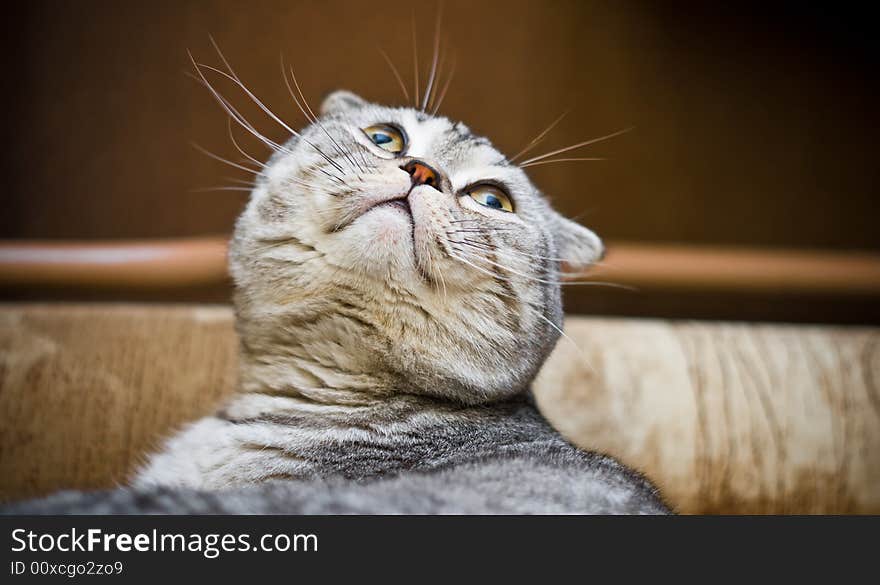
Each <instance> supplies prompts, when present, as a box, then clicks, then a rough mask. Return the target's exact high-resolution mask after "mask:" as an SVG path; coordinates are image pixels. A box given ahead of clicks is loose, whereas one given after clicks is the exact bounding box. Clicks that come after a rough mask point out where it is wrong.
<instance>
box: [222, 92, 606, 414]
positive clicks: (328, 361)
mask: <svg viewBox="0 0 880 585" xmlns="http://www.w3.org/2000/svg"><path fill="white" fill-rule="evenodd" d="M231 250H232V251H231V266H232V274H233V277H234V279H235V281H236V285H237V296H236V304H237V310H238V315H239V332H240V334H241V337H242V343H243V353H244V355H243V357H244V358H245V362H246V364H250V365H253V366H260V367H262V368H263V369H268V370H270V371H271V374H269V376H270V377H271V378H273V380H274V381H273V382H272V383H273V384H276V385H277V384H279V383H280V384H281V385H284V384H290V385H292V386H297V385H298V386H303V385H306V386H309V385H310V386H312V387H314V389H315V390H316V391H317V390H318V389H319V388H321V387H323V388H325V389H328V390H327V391H330V390H329V389H332V388H333V387H336V386H346V385H351V384H352V383H357V381H358V380H361V381H362V383H363V385H364V388H365V389H370V390H377V389H378V390H381V389H383V388H384V389H386V390H388V391H392V390H393V391H400V392H409V393H416V394H428V395H433V396H439V397H444V398H451V399H454V400H459V401H463V402H467V403H479V402H486V401H490V400H497V399H501V398H505V397H508V396H510V395H512V394H514V393H518V392H521V391H523V390H524V389H525V388H526V387H527V386H528V384H529V383H530V382H531V380H532V379H533V377H534V376H535V375H536V373H537V371H538V369H539V367H540V366H541V364H542V363H543V361H544V359H545V358H546V357H547V355H548V354H549V352H550V350H551V349H552V348H553V346H554V344H555V343H556V341H557V339H558V337H559V329H560V328H561V327H562V309H561V298H560V288H559V284H558V282H559V259H560V258H564V259H566V260H567V261H568V262H569V263H570V265H573V266H577V265H588V264H590V263H592V262H593V261H595V260H596V259H597V258H598V257H599V256H600V255H601V253H602V245H601V242H600V240H599V239H598V238H597V237H596V236H595V235H594V234H593V233H592V232H591V231H589V230H588V229H586V228H584V227H582V226H580V225H578V224H576V223H574V222H572V221H569V220H567V219H565V218H563V217H562V216H561V215H559V214H558V213H556V212H555V211H554V210H553V209H552V208H551V207H550V205H549V204H548V202H547V200H546V199H545V198H544V196H543V195H542V194H541V192H540V191H539V190H538V189H537V188H536V187H535V185H534V184H533V183H532V182H531V181H530V180H529V177H528V176H527V175H526V173H525V172H524V171H523V170H522V169H521V168H520V167H518V166H517V165H516V164H513V163H511V162H509V161H508V159H507V157H506V156H505V155H504V154H502V153H501V152H499V151H498V150H497V149H495V148H494V147H493V146H492V144H491V143H490V142H489V140H487V139H486V138H484V137H481V136H477V135H474V134H473V133H472V132H471V131H470V130H469V129H468V128H467V127H466V126H465V125H463V124H461V123H460V122H453V121H450V120H448V119H446V118H444V117H439V116H434V115H430V114H426V113H424V112H422V111H420V110H417V109H413V108H398V107H384V106H381V105H376V104H372V103H368V102H366V101H364V100H363V99H361V98H360V97H358V96H355V95H354V94H351V93H349V92H344V91H339V92H336V93H333V94H331V95H330V96H329V97H328V98H326V100H325V101H324V103H323V105H322V107H321V110H320V113H319V115H318V118H317V121H315V122H314V123H312V124H311V125H309V126H307V127H306V128H304V129H303V130H302V131H301V132H300V133H299V135H298V136H294V137H292V138H291V139H290V141H289V142H287V143H286V144H284V145H283V147H282V148H281V149H279V150H278V151H277V152H276V153H275V155H274V156H273V157H272V158H271V160H270V161H269V162H268V163H267V164H266V166H265V170H264V171H263V172H262V173H261V174H260V176H259V177H258V181H257V185H256V188H255V189H254V190H253V193H252V195H251V199H250V202H249V204H248V206H247V208H246V210H245V212H244V213H243V214H242V216H241V217H240V218H239V221H238V223H237V225H236V230H235V236H234V238H233V243H232V249H231ZM285 356H293V357H294V358H296V359H295V360H293V361H296V362H297V365H296V366H295V367H293V366H291V365H290V364H289V363H285V359H284V358H285ZM303 360H305V362H303ZM300 362H303V363H305V364H306V365H303V363H300ZM309 364H311V365H309ZM285 368H286V369H285ZM294 370H295V371H294ZM264 377H265V376H264ZM368 380H369V381H368ZM377 380H378V382H377ZM263 382H265V380H263Z"/></svg>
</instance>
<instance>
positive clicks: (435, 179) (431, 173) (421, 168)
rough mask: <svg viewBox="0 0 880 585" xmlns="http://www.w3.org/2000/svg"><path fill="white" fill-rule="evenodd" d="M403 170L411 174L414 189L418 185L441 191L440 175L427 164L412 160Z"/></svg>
mask: <svg viewBox="0 0 880 585" xmlns="http://www.w3.org/2000/svg"><path fill="white" fill-rule="evenodd" d="M401 168H402V169H403V170H405V171H406V172H407V173H409V176H410V178H411V179H412V184H413V187H415V186H416V185H430V186H431V187H434V188H435V189H438V190H439V189H440V186H439V184H438V183H439V177H440V175H439V174H438V173H437V171H435V170H434V169H433V168H431V166H430V165H428V164H427V163H425V162H422V161H420V160H411V161H409V162H408V163H406V164H405V165H403V166H402V167H401Z"/></svg>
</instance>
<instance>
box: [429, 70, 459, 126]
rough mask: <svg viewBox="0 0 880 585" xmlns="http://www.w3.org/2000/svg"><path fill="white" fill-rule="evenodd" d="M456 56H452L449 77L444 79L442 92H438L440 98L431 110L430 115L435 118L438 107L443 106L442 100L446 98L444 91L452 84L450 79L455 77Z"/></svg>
mask: <svg viewBox="0 0 880 585" xmlns="http://www.w3.org/2000/svg"><path fill="white" fill-rule="evenodd" d="M456 57H457V56H456V55H453V56H452V66H451V67H450V69H449V77H447V78H446V83H444V84H443V90H442V91H441V92H440V97H439V98H437V105H436V106H434V109H433V110H431V115H432V116H436V115H437V112H438V111H440V106H441V105H442V104H443V100H444V99H445V98H446V91H447V90H448V89H449V85H450V84H451V83H452V78H453V77H455V66H456V64H457V60H456Z"/></svg>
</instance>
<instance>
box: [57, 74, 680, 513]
mask: <svg viewBox="0 0 880 585" xmlns="http://www.w3.org/2000/svg"><path fill="white" fill-rule="evenodd" d="M197 71H198V72H199V74H200V75H202V74H203V73H204V69H203V68H202V67H200V66H197ZM230 74H231V75H232V76H233V77H234V73H232V71H231V70H230ZM202 79H203V80H204V81H205V84H206V85H208V86H209V87H210V84H209V83H208V82H207V80H206V79H205V78H204V77H203V78H202ZM219 99H221V103H224V107H225V106H226V105H228V104H227V103H226V102H223V101H222V98H219ZM321 114H322V116H321V118H320V119H313V120H312V123H311V124H310V125H309V126H307V127H306V128H305V129H304V130H302V131H301V132H298V133H294V134H295V135H294V137H293V138H291V140H290V141H289V142H288V143H286V144H284V145H283V146H282V145H278V144H275V143H272V142H271V141H267V140H266V139H265V137H262V136H261V135H259V134H258V133H255V132H254V131H253V127H248V125H246V124H242V125H243V126H245V128H246V129H248V130H249V131H251V132H252V133H255V134H256V135H257V136H258V137H259V138H261V139H263V140H264V141H266V142H267V144H269V145H270V146H271V147H272V148H273V149H274V150H275V151H276V152H275V154H274V156H273V157H272V159H271V160H270V161H269V163H268V164H266V165H263V166H264V169H263V170H262V171H260V172H259V174H258V178H257V183H256V186H255V188H254V190H253V192H252V194H251V199H250V201H249V204H248V206H247V208H246V210H245V211H244V213H243V214H242V216H241V217H240V218H239V220H238V222H237V224H236V231H235V235H234V237H233V240H232V245H231V252H230V264H231V272H232V275H233V277H234V279H235V282H236V298H235V301H236V315H237V321H236V323H237V330H238V333H239V337H240V340H241V360H240V381H239V386H240V392H239V394H238V396H237V397H236V398H234V399H233V400H232V401H231V402H230V403H229V404H227V405H226V406H225V408H224V409H223V410H222V411H221V412H220V413H219V414H218V415H217V416H214V417H208V418H206V419H203V420H201V421H198V422H196V423H194V424H192V425H191V426H189V427H188V428H187V429H185V430H184V431H183V432H181V433H180V434H178V435H177V436H175V437H173V438H172V439H171V440H169V441H168V443H167V445H166V446H165V448H164V449H163V450H162V451H161V452H159V453H157V454H156V455H154V456H153V457H152V458H151V459H150V460H149V462H148V463H147V464H146V465H145V466H144V467H143V468H142V469H140V470H139V471H138V472H137V474H136V475H135V477H134V482H133V484H134V491H131V490H126V491H123V492H120V493H118V494H117V495H116V496H113V497H112V498H110V499H107V498H106V497H105V498H104V499H103V500H102V499H100V498H99V499H97V500H96V499H94V497H89V496H82V497H80V498H79V499H77V497H73V499H72V500H71V499H64V498H62V499H61V500H56V503H55V504H54V505H55V506H56V508H55V509H56V510H57V509H58V508H57V507H58V506H61V507H62V508H64V506H65V505H67V506H68V507H67V509H68V510H70V509H82V508H83V506H85V507H88V506H100V505H102V504H101V502H102V501H103V502H111V501H112V502H117V504H118V505H115V507H113V511H116V512H120V511H138V510H140V509H142V508H138V506H139V505H140V504H138V505H136V504H135V503H136V502H140V503H141V504H143V505H144V506H145V507H146V508H147V509H149V510H152V511H178V512H182V511H194V510H197V509H201V508H200V506H208V507H209V508H210V509H211V510H212V511H222V512H230V511H239V512H250V511H273V512H298V511H309V510H311V511H325V512H326V511H333V510H336V511H346V510H348V511H358V512H383V513H389V512H403V511H406V512H413V513H415V512H424V513H429V512H439V511H443V512H490V511H503V512H510V513H516V512H557V513H588V512H601V513H662V512H664V511H665V510H666V509H665V507H664V506H663V505H662V503H661V502H660V500H659V498H658V496H657V494H656V490H654V489H653V488H652V487H651V486H650V484H649V483H648V482H647V481H646V480H644V479H643V478H641V477H640V476H638V475H637V474H635V473H633V472H632V471H630V470H628V469H626V468H625V467H623V466H621V465H620V464H618V463H616V462H615V461H613V460H611V459H610V458H607V457H604V456H601V455H597V454H591V453H585V452H582V451H579V450H577V449H576V448H574V447H572V446H571V445H570V444H568V443H567V442H566V441H565V440H563V439H562V438H561V437H560V436H559V435H558V434H557V433H556V432H555V431H554V430H553V429H552V428H551V427H550V426H549V425H548V424H547V422H546V421H545V420H544V419H543V417H542V416H541V415H540V414H539V413H538V411H537V410H536V409H535V407H534V405H533V404H532V403H531V401H530V400H529V399H528V398H527V397H528V388H529V386H530V384H531V381H532V380H533V379H534V377H535V375H536V373H537V371H538V369H539V368H540V367H541V365H542V363H543V362H544V360H545V359H546V357H547V356H548V355H549V353H550V351H551V350H552V349H553V346H554V345H555V343H556V341H557V339H558V337H559V334H560V333H561V325H562V305H561V296H560V282H559V280H560V268H559V267H560V259H565V260H566V261H567V262H569V264H570V265H572V266H578V265H581V266H584V265H588V264H589V263H591V262H593V261H594V260H595V259H596V258H597V257H599V256H600V255H601V250H602V246H601V242H600V241H599V239H598V238H597V237H596V236H595V235H594V234H593V233H592V232H590V231H589V230H587V229H586V228H583V227H581V226H579V225H577V224H575V223H573V222H571V221H569V220H566V219H564V218H562V217H561V216H559V215H558V214H556V212H554V211H553V210H552V209H551V208H550V206H549V204H548V203H547V201H546V200H545V199H544V197H543V196H542V194H541V193H540V192H539V191H538V190H537V188H536V187H535V186H534V185H533V184H532V183H531V181H530V180H529V179H528V177H527V176H526V174H525V172H524V171H523V169H522V168H520V167H519V166H517V165H516V164H514V163H512V162H511V161H510V160H508V158H507V157H506V156H504V155H503V154H501V153H500V152H499V151H498V150H496V149H495V148H494V147H493V146H492V145H491V143H490V142H489V141H488V140H486V139H485V138H482V137H479V136H475V135H474V134H472V133H471V131H470V130H469V129H468V128H467V127H465V126H463V125H462V124H461V123H456V122H451V121H449V120H447V119H446V118H443V117H438V116H434V115H429V114H427V113H425V111H424V106H423V107H422V109H421V110H419V109H415V108H388V107H383V106H379V105H375V104H369V103H367V102H364V101H363V100H362V99H360V98H358V97H357V96H354V95H353V94H350V93H347V92H337V93H335V94H332V95H331V96H330V97H329V98H328V99H327V100H326V101H325V102H324V105H323V107H322V110H321ZM233 116H234V113H233ZM267 482H268V483H267ZM346 482H347V483H346ZM263 484H265V485H266V486H267V487H254V486H260V485H263ZM162 486H164V487H162ZM169 486H170V487H172V488H180V489H184V490H188V491H182V492H169V491H168V490H167V488H168V487H169ZM157 490H158V491H157ZM216 490H227V491H226V492H224V493H226V494H227V495H228V498H226V499H223V498H218V496H216V494H215V495H212V494H210V493H206V491H208V492H211V491H216ZM228 490H233V491H232V492H229V491H228ZM170 493H177V494H179V495H181V497H182V498H183V499H182V500H181V502H183V503H181V504H179V505H176V506H169V507H167V509H165V508H163V507H162V505H160V504H156V503H155V502H154V501H153V500H151V499H150V498H149V497H146V498H144V497H140V495H149V494H154V495H156V494H164V495H163V496H162V497H163V498H165V497H166V496H167V495H168V494H170ZM139 494H140V495H139ZM183 494H185V495H186V496H185V498H184V497H183ZM230 494H231V495H230ZM245 494H249V495H245ZM285 494H286V495H285ZM334 494H335V496H334ZM389 494H394V496H393V497H391V496H389ZM456 494H457V495H456ZM261 498H262V500H261ZM172 500H173V498H172ZM249 500H250V501H249ZM161 501H167V500H166V499H162V500H161ZM64 502H67V504H65V503H64ZM371 502H372V504H371ZM208 503H210V505H209V504H208ZM48 505H52V504H48ZM108 505H110V504H108ZM77 506H79V507H77ZM93 509H94V508H93Z"/></svg>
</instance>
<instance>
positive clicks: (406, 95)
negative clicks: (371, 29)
mask: <svg viewBox="0 0 880 585" xmlns="http://www.w3.org/2000/svg"><path fill="white" fill-rule="evenodd" d="M379 52H380V53H381V54H382V56H383V57H384V58H385V62H386V63H388V66H389V67H390V68H391V72H392V73H393V74H394V79H396V80H397V84H398V85H400V89H401V90H402V91H403V97H404V98H405V99H406V101H407V102H409V92H408V91H407V90H406V84H405V83H403V78H402V77H401V76H400V71H398V70H397V67H396V66H395V65H394V62H393V61H392V60H391V57H389V56H388V53H386V52H385V51H384V50H383V49H382V48H381V47H380V48H379Z"/></svg>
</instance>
